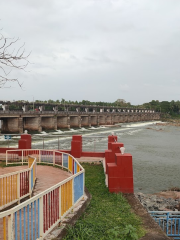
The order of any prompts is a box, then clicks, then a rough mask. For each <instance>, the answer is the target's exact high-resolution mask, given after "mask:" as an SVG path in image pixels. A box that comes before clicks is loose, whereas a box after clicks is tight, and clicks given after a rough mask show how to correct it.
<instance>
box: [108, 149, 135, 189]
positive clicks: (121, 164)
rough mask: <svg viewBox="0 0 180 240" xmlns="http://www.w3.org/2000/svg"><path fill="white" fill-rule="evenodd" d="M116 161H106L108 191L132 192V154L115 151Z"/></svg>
mask: <svg viewBox="0 0 180 240" xmlns="http://www.w3.org/2000/svg"><path fill="white" fill-rule="evenodd" d="M115 155H116V162H115V163H108V164H107V168H108V188H109V191H110V192H116V193H117V192H123V193H134V183H133V163H132V155H131V154H129V153H125V154H121V153H116V154H115Z"/></svg>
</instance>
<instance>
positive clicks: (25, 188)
mask: <svg viewBox="0 0 180 240" xmlns="http://www.w3.org/2000/svg"><path fill="white" fill-rule="evenodd" d="M28 163H29V168H27V169H25V170H21V171H17V172H13V173H9V174H4V175H0V210H2V209H4V208H6V207H8V206H10V205H12V204H13V203H16V202H20V200H21V199H22V198H25V197H27V196H30V195H31V193H32V191H33V188H34V185H35V180H36V158H33V157H28Z"/></svg>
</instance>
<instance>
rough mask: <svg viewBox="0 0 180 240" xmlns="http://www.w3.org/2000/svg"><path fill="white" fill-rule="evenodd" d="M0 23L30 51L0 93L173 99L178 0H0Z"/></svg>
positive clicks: (179, 73) (179, 33)
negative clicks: (16, 80) (23, 69)
mask: <svg viewBox="0 0 180 240" xmlns="http://www.w3.org/2000/svg"><path fill="white" fill-rule="evenodd" d="M0 29H1V30H0V33H1V34H3V36H4V37H8V38H13V37H14V38H19V39H20V40H19V41H18V42H17V43H16V45H15V48H16V49H18V48H19V47H20V46H21V45H22V44H24V43H25V51H26V53H27V54H28V53H30V56H29V57H28V60H29V61H30V64H29V65H28V66H27V67H26V70H25V71H22V70H19V71H17V70H12V71H11V73H10V75H9V77H12V78H15V77H17V78H18V79H19V81H20V82H21V83H23V86H22V88H20V87H19V86H18V85H17V84H15V83H11V84H7V85H6V87H4V88H0V100H28V101H33V99H34V100H48V99H52V100H61V99H62V98H63V99H65V100H71V101H76V100H77V101H81V100H89V101H105V102H114V101H116V100H117V99H119V98H120V99H125V101H127V102H131V104H134V105H137V104H142V103H145V102H149V101H151V100H159V101H171V100H175V101H177V100H180V91H179V89H180V1H179V0H38V1H37V0H25V1H24V0H1V3H0ZM0 43H1V41H0ZM0 74H1V75H2V74H3V72H2V71H1V70H0Z"/></svg>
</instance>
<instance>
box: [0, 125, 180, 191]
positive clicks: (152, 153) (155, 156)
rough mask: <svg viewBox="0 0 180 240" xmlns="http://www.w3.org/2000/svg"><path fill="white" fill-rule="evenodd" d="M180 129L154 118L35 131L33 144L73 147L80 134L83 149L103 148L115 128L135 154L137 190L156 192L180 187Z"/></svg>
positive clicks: (128, 150)
mask: <svg viewBox="0 0 180 240" xmlns="http://www.w3.org/2000/svg"><path fill="white" fill-rule="evenodd" d="M179 130H180V128H179V127H174V126H157V125H156V124H155V123H153V122H142V123H131V124H122V126H121V127H120V126H119V125H117V126H116V127H113V128H110V127H103V128H102V127H91V128H87V129H86V128H81V129H70V130H69V131H68V130H66V131H61V130H57V131H55V132H51V133H47V132H42V133H41V134H34V135H33V136H32V139H33V140H32V147H33V148H37V149H42V148H43V147H44V148H45V149H58V147H59V149H70V148H71V140H72V137H71V136H72V135H74V134H80V135H82V136H83V151H98V152H101V151H104V150H106V149H107V137H108V135H110V134H112V132H114V133H115V134H116V135H117V136H118V141H119V142H123V143H124V146H125V148H126V150H125V152H126V153H131V154H132V156H133V171H134V187H135V191H136V192H137V191H141V192H144V193H156V192H159V191H162V190H164V189H168V188H171V187H175V186H176V187H180V177H179V172H180V164H179V162H180V159H179V156H180V147H179V143H180V134H179ZM50 135H51V136H50ZM95 136H100V137H99V138H96V137H95ZM87 137H88V138H87ZM101 137H103V138H101ZM58 138H59V140H58ZM43 139H44V140H43ZM17 142H18V138H17V137H13V139H12V140H11V141H9V144H10V147H15V146H17ZM0 145H1V147H3V146H4V147H5V146H7V141H5V140H4V138H3V137H1V136H0Z"/></svg>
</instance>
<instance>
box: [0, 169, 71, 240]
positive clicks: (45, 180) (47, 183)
mask: <svg viewBox="0 0 180 240" xmlns="http://www.w3.org/2000/svg"><path fill="white" fill-rule="evenodd" d="M26 168H28V166H18V167H7V168H0V175H3V174H6V173H10V172H16V171H19V170H22V169H26ZM71 175H72V174H70V173H68V172H66V171H63V170H61V169H59V168H55V167H53V166H42V165H38V166H37V180H36V185H35V188H34V192H33V195H34V196H35V195H37V194H39V193H41V192H43V191H44V190H46V189H48V188H50V187H52V186H54V185H55V184H57V183H59V182H61V181H63V180H65V179H66V178H68V177H70V176H71ZM0 191H1V189H0ZM21 221H22V223H23V221H24V220H23V216H22V220H21ZM18 222H19V216H18ZM6 229H7V221H6ZM26 235H27V233H26ZM19 236H20V235H19V232H18V239H19ZM0 239H2V240H3V239H4V238H3V219H0Z"/></svg>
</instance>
